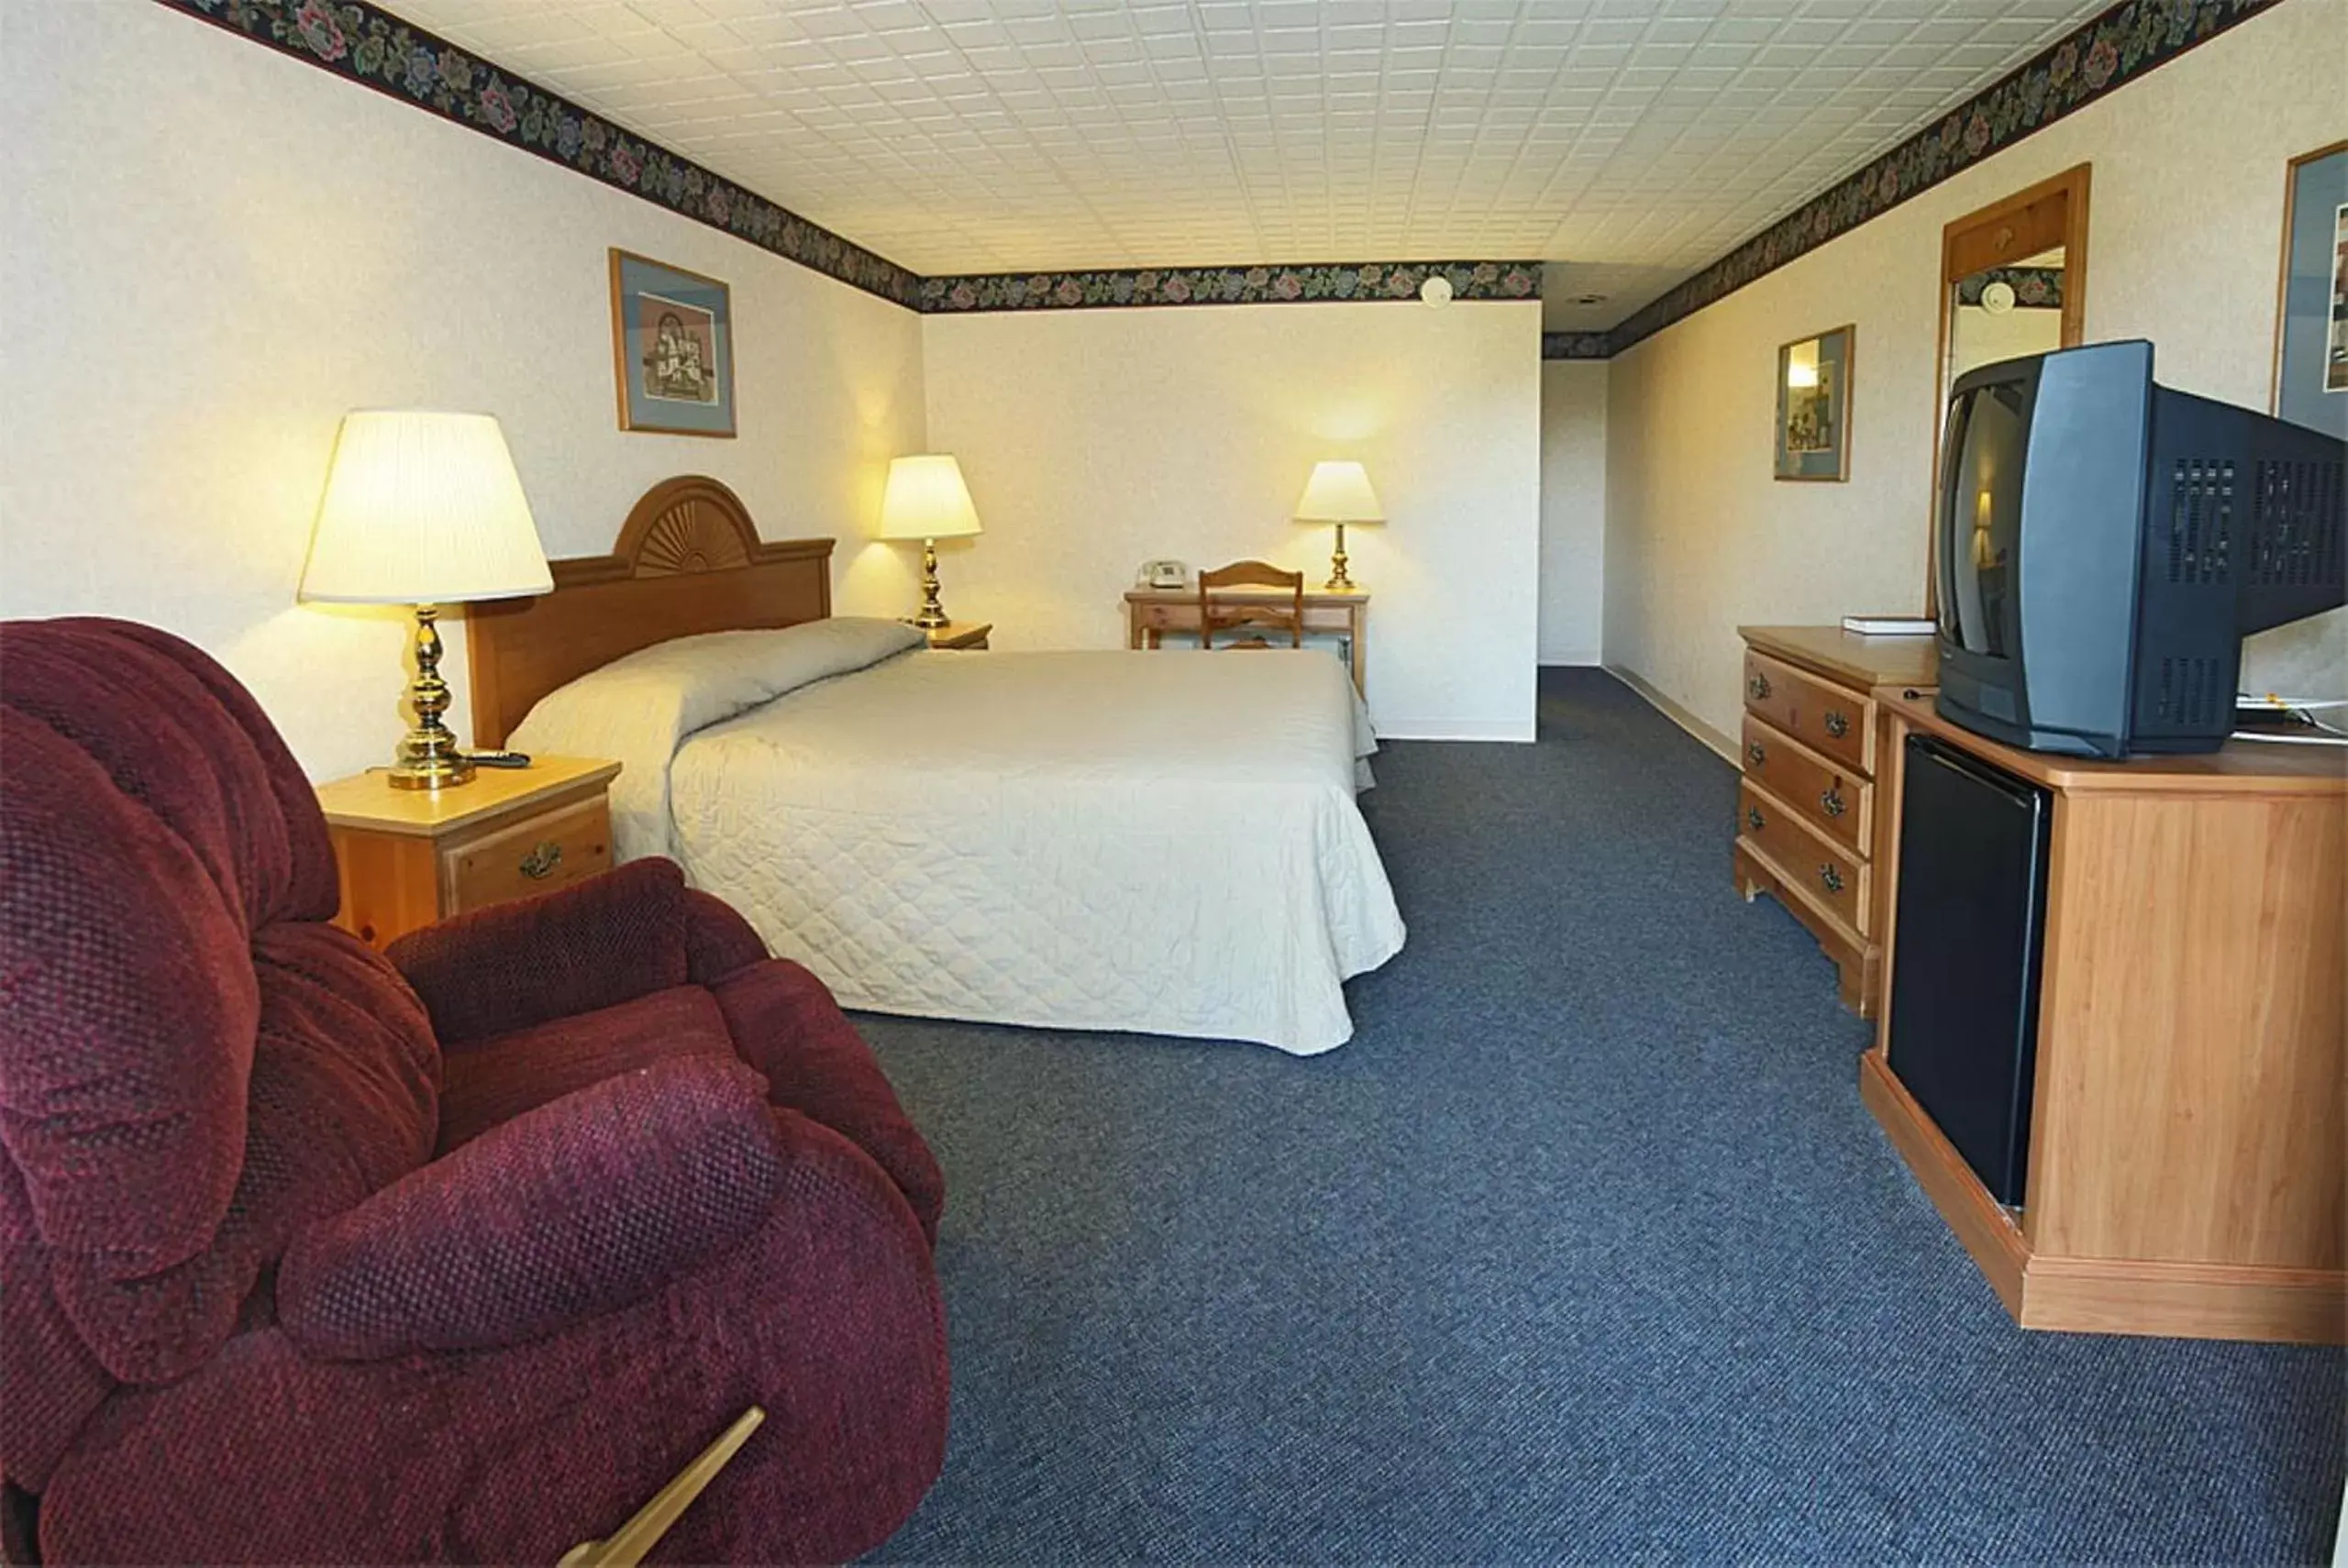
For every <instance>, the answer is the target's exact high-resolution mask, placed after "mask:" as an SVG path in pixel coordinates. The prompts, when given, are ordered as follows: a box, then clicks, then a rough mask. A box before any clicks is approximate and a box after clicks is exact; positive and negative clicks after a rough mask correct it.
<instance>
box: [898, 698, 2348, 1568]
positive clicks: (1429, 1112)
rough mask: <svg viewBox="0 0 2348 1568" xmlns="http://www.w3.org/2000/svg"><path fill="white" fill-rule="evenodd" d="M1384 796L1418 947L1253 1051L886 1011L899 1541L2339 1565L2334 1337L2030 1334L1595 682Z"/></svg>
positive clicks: (1369, 802) (1710, 800)
mask: <svg viewBox="0 0 2348 1568" xmlns="http://www.w3.org/2000/svg"><path fill="white" fill-rule="evenodd" d="M1377 767H1378V776H1379V788H1378V789H1377V790H1374V791H1372V792H1371V793H1370V794H1369V795H1368V796H1366V797H1364V810H1365V812H1366V813H1367V814H1368V817H1369V820H1370V825H1371V827H1372V829H1373V830H1374V831H1375V833H1376V834H1377V836H1378V840H1379V845H1380V846H1381V848H1382V850H1383V852H1384V854H1385V856H1386V863H1387V867H1388V869H1389V871H1390V874H1391V876H1392V878H1393V881H1394V886H1395V891H1396V894H1397V896H1398V898H1399V899H1400V900H1401V907H1402V912H1403V916H1404V918H1405V919H1406V920H1407V921H1408V922H1410V929H1411V935H1410V943H1409V945H1408V946H1407V947H1406V948H1405V949H1404V950H1403V952H1402V954H1401V956H1399V957H1398V958H1396V959H1395V960H1394V961H1393V962H1392V963H1390V964H1389V965H1388V966H1386V967H1385V968H1384V969H1382V970H1380V971H1379V972H1378V973H1376V974H1373V975H1368V976H1366V977H1362V978H1361V979H1359V980H1357V981H1355V982H1353V983H1352V984H1351V985H1350V986H1349V987H1348V988H1347V991H1348V994H1349V997H1350V1000H1351V1004H1352V1009H1353V1014H1354V1019H1355V1021H1356V1025H1357V1032H1356V1033H1355V1036H1354V1039H1353V1041H1352V1043H1350V1044H1347V1045H1346V1046H1344V1047H1342V1048H1341V1049H1339V1050H1338V1051H1336V1052H1335V1053H1334V1054H1332V1055H1326V1056H1323V1057H1319V1058H1315V1059H1311V1060H1296V1059H1293V1058H1290V1057H1287V1056H1283V1055H1279V1054H1277V1053H1275V1052H1272V1051H1269V1050H1266V1049H1264V1048H1262V1047H1260V1046H1252V1045H1221V1044H1211V1043H1184V1042H1173V1041H1164V1040H1152V1039H1143V1038H1135V1037H1128V1036H1108V1035H1084V1034H1057V1033H1049V1032H1030V1031H1022V1030H1010V1029H994V1028H988V1027H984V1026H979V1025H964V1024H949V1023H936V1022H927V1021H917V1020H906V1019H892V1018H880V1017H870V1016H867V1017H863V1018H861V1019H859V1022H860V1024H861V1025H862V1027H863V1028H864V1030H865V1032H866V1033H867V1035H868V1037H869V1038H870V1039H871V1040H872V1041H873V1042H874V1043H875V1045H876V1047H877V1048H878V1049H879V1051H880V1054H881V1058H882V1060H883V1062H884V1063H885V1065H886V1066H887V1067H888V1070H889V1072H890V1075H891V1076H892V1077H893V1078H894V1079H895V1081H896V1083H897V1086H898V1088H899V1090H900V1092H901V1093H902V1094H903V1097H904V1099H905V1102H906V1104H907V1106H908V1108H909V1109H910V1110H911V1111H912V1112H913V1114H914V1118H915V1120H916V1121H919V1122H920V1124H921V1126H922V1127H923V1129H924V1130H925V1132H927V1133H928V1135H929V1137H930V1140H931V1142H932V1143H933V1144H934V1145H935V1147H936V1150H937V1154H938V1156H939V1158H940V1159H941V1160H942V1161H943V1162H944V1164H945V1166H946V1174H947V1193H948V1197H947V1217H946V1223H945V1230H944V1234H943V1235H942V1237H941V1238H940V1242H939V1246H938V1265H939V1269H940V1271H941V1273H942V1275H943V1276H944V1280H945V1287H946V1297H947V1315H948V1319H949V1322H950V1328H951V1334H952V1348H953V1357H954V1378H955V1391H954V1421H953V1435H952V1441H951V1443H950V1445H949V1448H948V1451H947V1461H946V1473H945V1475H944V1477H943V1478H942V1479H941V1480H940V1481H939V1482H938V1484H937V1486H936V1490H935V1491H934V1492H933V1493H932V1494H931V1495H930V1496H929V1498H928V1500H927V1501H926V1502H925V1504H924V1505H923V1507H922V1508H921V1510H920V1511H919V1513H918V1514H916V1515H915V1517H914V1519H913V1520H912V1522H910V1523H909V1524H908V1525H907V1526H906V1527H905V1528H904V1529H903V1531H901V1532H900V1533H899V1534H898V1536H897V1537H896V1539H895V1540H892V1541H891V1542H890V1543H889V1544H888V1545H887V1546H886V1547H885V1548H883V1549H882V1551H881V1552H880V1553H878V1554H876V1557H877V1560H879V1561H887V1562H977V1563H1030V1562H1119V1561H1162V1562H1262V1561H1283V1562H1289V1561H1293V1562H1360V1561H1366V1560H1379V1561H1403V1562H1512V1563H1515V1562H1555V1561H1563V1560H1578V1561H1606V1562H1625V1561H1663V1560H1690V1559H1701V1560H1708V1561H1728V1560H1740V1561H1767V1562H1877V1561H1890V1562H1917V1561H1941V1562H1946V1561H1951V1560H1957V1559H1962V1560H1966V1561H1972V1562H2024V1561H2032V1562H2054V1561H2064V1562H2083V1561H2098V1562H2154V1561H2158V1562H2289V1561H2307V1560H2312V1559H2317V1558H2320V1557H2322V1556H2324V1555H2325V1554H2327V1553H2328V1551H2329V1550H2330V1544H2331V1521H2332V1518H2333V1515H2334V1513H2335V1512H2336V1510H2337V1507H2338V1504H2339V1501H2340V1496H2341V1482H2342V1465H2343V1448H2344V1447H2348V1439H2344V1438H2343V1431H2342V1399H2343V1390H2344V1387H2348V1376H2343V1373H2344V1372H2348V1360H2343V1357H2342V1353H2339V1352H2336V1351H2329V1350H2312V1349H2291V1348H2279V1347H2269V1346H2254V1345H2235V1344H2220V1343H2207V1342H2188V1341H2153V1340H2129V1339H2115V1338H2090V1337H2081V1336H2070V1335H2054V1334H2024V1333H2021V1331H2018V1330H2016V1329H2015V1328H2014V1326H2013V1325H2012V1323H2011V1322H2010V1320H2008V1319H2007V1317H2006V1315H2005V1313H2004V1312H2003V1311H2002V1310H2001V1309H1999V1305H1998V1303H1997V1300H1996V1299H1995V1297H1992V1295H1991V1294H1990V1292H1989V1288H1988V1286H1987V1285H1986V1284H1984V1283H1983V1282H1982V1279H1981V1277H1980V1275H1978V1274H1977V1272H1976V1271H1975V1269H1974V1267H1973V1264H1972V1263H1971V1262H1970V1261H1969V1260H1968V1259H1967V1258H1966V1255H1965V1253H1964V1252H1963V1251H1962V1250H1961V1249H1960V1248H1959V1247H1958V1245H1957V1243H1956V1242H1955V1240H1954V1239H1953V1238H1952V1237H1951V1236H1950V1234H1949V1232H1948V1230H1947V1228H1946V1227H1945V1226H1944V1225H1943V1224H1942V1223H1941V1221H1940V1220H1939V1218H1938V1216H1937V1215H1935V1214H1934V1212H1933V1209H1932V1207H1931V1206H1930V1204H1929V1203H1927V1202H1926V1201H1925V1199H1924V1198H1923V1197H1922V1195H1921V1194H1920V1193H1919V1192H1918V1191H1917V1189H1916V1187H1915V1186H1914V1184H1913V1182H1912V1181H1911V1179H1910V1177H1909V1176H1908V1174H1907V1171H1906V1169H1905V1167H1904V1166H1902V1165H1901V1164H1900V1163H1899V1158H1898V1156H1897V1155H1895V1154H1893V1152H1892V1150H1891V1148H1890V1145H1889V1144H1888V1143H1887V1142H1886V1141H1885V1139H1884V1137H1883V1135H1882V1133H1881V1132H1879V1131H1878V1130H1877V1127H1876V1125H1875V1123H1874V1121H1872V1120H1871V1119H1870V1118H1869V1117H1868V1115H1867V1114H1866V1110H1865V1109H1864V1108H1862V1107H1861V1105H1860V1104H1859V1099H1858V1092H1857V1088H1856V1083H1855V1066H1856V1057H1857V1055H1858V1053H1859V1052H1860V1051H1861V1050H1862V1049H1864V1048H1865V1047H1866V1044H1867V1043H1868V1041H1869V1037H1870V1031H1869V1027H1868V1026H1866V1025H1864V1024H1862V1023H1860V1022H1859V1021H1857V1020H1856V1019H1854V1018H1852V1017H1851V1016H1850V1015H1848V1014H1846V1013H1844V1012H1843V1011H1842V1010H1840V1009H1839V1008H1838V1007H1837V1006H1836V1005H1835V1002H1834V977H1833V970H1832V968H1831V967H1830V966H1828V964H1827V963H1826V961H1825V959H1824V958H1823V957H1822V956H1821V955H1820V954H1819V952H1818V949H1817V946H1816V944H1813V943H1812V942H1811V939H1810V937H1809V935H1808V934H1807V933H1804V932H1803V931H1802V930H1801V929H1800V927H1798V926H1797V925H1795V924H1794V922H1793V921H1792V920H1791V919H1790V918H1789V917H1788V916H1787V915H1786V914H1785V913H1784V911H1782V910H1780V909H1778V908H1777V907H1776V906H1775V905H1774V904H1772V903H1770V902H1768V901H1767V900H1763V901H1761V902H1760V903H1757V904H1755V905H1753V906H1751V907H1747V906H1746V905H1745V904H1744V903H1743V902H1741V901H1740V900H1738V898H1737V897H1736V895H1735V893H1734V891H1733V889H1732V888H1731V886H1730V882H1729V869H1728V834H1729V831H1730V822H1731V812H1732V801H1733V774H1732V773H1731V772H1730V770H1729V768H1728V767H1727V766H1726V765H1725V764H1723V763H1722V762H1721V761H1719V760H1718V759H1717V758H1715V757H1714V756H1712V755H1711V753H1709V752H1707V751H1705V750H1704V749H1703V748H1702V747H1700V746H1699V745H1697V744H1696V743H1695V742H1693V741H1692V740H1689V738H1688V737H1687V736H1685V735H1684V734H1681V733H1680V732H1679V731H1678V730H1677V729H1675V728H1673V727H1672V726H1671V725H1670V724H1668V723H1666V722H1665V721H1664V720H1663V719H1661V718H1660V717H1659V716H1657V715H1656V713H1655V712H1652V711H1651V710H1650V709H1648V708H1647V707H1645V705H1644V704H1643V703H1641V702H1640V701H1638V700H1637V699H1636V698H1635V697H1634V696H1632V695H1631V694H1630V693H1629V692H1627V691H1625V690H1623V688H1621V687H1620V686H1618V685H1616V684H1615V683H1614V682H1613V681H1612V680H1611V679H1609V678H1607V677H1605V676H1603V675H1601V674H1599V673H1597V672H1595V671H1578V670H1556V671H1545V672H1544V675H1543V679H1542V699H1541V741H1540V744H1539V745H1532V746H1504V745H1391V746H1390V747H1389V748H1388V749H1387V750H1386V751H1385V752H1384V753H1383V754H1381V756H1379V759H1378V763H1377Z"/></svg>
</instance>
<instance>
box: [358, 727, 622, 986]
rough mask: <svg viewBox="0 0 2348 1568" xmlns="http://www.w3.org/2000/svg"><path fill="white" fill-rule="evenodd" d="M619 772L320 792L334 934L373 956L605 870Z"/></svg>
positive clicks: (495, 772)
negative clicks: (608, 795) (419, 933)
mask: <svg viewBox="0 0 2348 1568" xmlns="http://www.w3.org/2000/svg"><path fill="white" fill-rule="evenodd" d="M619 770H620V765H619V764H618V763H616V762H597V761H593V760H592V759H589V758H584V757H576V756H541V757H539V758H537V760H535V761H534V762H532V763H531V764H530V766H529V767H518V768H498V767H484V768H482V770H481V771H480V772H478V773H476V774H475V775H473V779H472V782H471V783H470V784H463V785H460V786H458V787H457V788H456V789H453V790H394V789H393V788H392V787H391V786H390V785H389V784H387V783H385V782H384V781H383V775H382V771H381V770H380V769H378V770H375V771H372V772H368V773H361V774H360V775H358V776H357V777H356V778H338V779H336V780H335V781H334V782H333V783H331V784H321V785H319V786H318V804H319V806H320V807H321V808H323V809H324V811H325V812H326V816H327V833H328V834H330V835H331V836H332V837H333V839H334V854H335V863H336V865H337V866H338V867H340V869H341V877H342V910H341V912H340V913H338V915H336V916H335V923H336V924H337V925H338V926H340V927H342V928H343V930H345V931H348V932H349V933H352V934H353V935H355V936H357V937H358V938H359V939H360V941H362V942H365V943H367V944H370V945H371V946H374V947H382V946H383V945H385V944H388V943H390V942H392V941H393V939H395V938H397V937H400V936H404V935H405V934H406V933H409V932H411V931H414V930H415V928H416V927H418V926H421V925H430V924H431V923H432V922H434V921H437V920H446V919H448V918H449V916H450V915H454V914H462V913H464V912H465V911H467V910H478V909H484V908H486V907H488V906H489V905H491V904H502V903H504V902H505V901H507V900H510V899H526V898H529V897H530V896H532V895H533V894H537V893H544V892H550V891H552V890H553V889H556V888H559V887H563V886H565V885H567V884H569V883H571V882H576V881H578V880H579V879H580V878H583V877H592V876H593V875H594V874H595V873H596V872H598V871H604V870H608V869H609V868H610V867H611V864H612V813H611V806H610V803H609V802H608V801H606V800H605V799H604V793H605V791H606V790H609V789H610V788H611V783H612V780H613V778H615V777H616V776H617V775H618V773H619Z"/></svg>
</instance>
